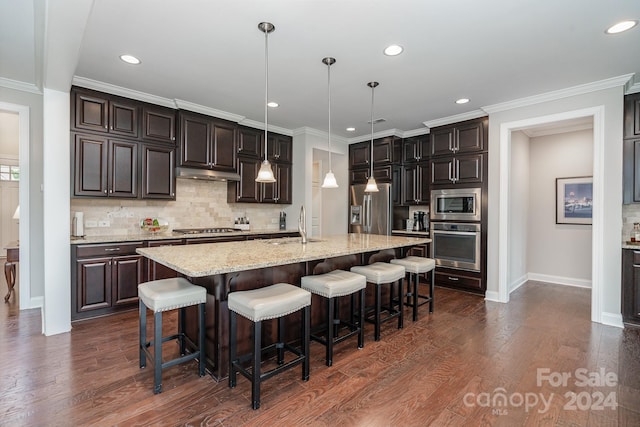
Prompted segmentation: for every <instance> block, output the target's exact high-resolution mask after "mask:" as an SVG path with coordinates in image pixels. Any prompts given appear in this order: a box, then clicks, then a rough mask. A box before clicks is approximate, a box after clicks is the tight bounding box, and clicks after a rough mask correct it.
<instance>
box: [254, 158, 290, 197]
mask: <svg viewBox="0 0 640 427" xmlns="http://www.w3.org/2000/svg"><path fill="white" fill-rule="evenodd" d="M271 167H272V168H273V175H274V176H275V178H276V182H273V183H262V184H261V189H260V193H261V196H260V201H261V202H263V203H277V204H289V205H290V204H291V196H292V187H291V178H292V174H291V165H290V164H287V163H273V164H272V165H271Z"/></svg>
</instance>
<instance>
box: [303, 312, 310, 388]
mask: <svg viewBox="0 0 640 427" xmlns="http://www.w3.org/2000/svg"><path fill="white" fill-rule="evenodd" d="M310 328H311V306H310V305H308V306H306V307H305V308H304V309H302V352H303V353H304V359H303V360H302V381H308V380H309V334H310V331H309V330H310Z"/></svg>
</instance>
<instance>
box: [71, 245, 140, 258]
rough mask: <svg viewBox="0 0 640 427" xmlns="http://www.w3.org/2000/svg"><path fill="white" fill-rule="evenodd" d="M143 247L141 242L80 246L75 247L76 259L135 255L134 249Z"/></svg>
mask: <svg viewBox="0 0 640 427" xmlns="http://www.w3.org/2000/svg"><path fill="white" fill-rule="evenodd" d="M142 246H143V243H142V242H130V243H129V242H127V243H120V244H113V243H108V244H104V245H102V244H100V245H81V246H77V247H76V257H77V258H86V257H94V256H118V255H135V253H136V249H137V248H141V247H142Z"/></svg>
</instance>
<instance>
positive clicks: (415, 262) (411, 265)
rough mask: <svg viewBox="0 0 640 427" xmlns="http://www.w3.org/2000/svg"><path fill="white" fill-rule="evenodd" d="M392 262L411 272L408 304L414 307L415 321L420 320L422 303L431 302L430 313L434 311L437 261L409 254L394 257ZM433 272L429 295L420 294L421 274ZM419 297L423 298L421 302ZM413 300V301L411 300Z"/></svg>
mask: <svg viewBox="0 0 640 427" xmlns="http://www.w3.org/2000/svg"><path fill="white" fill-rule="evenodd" d="M389 262H391V263H392V264H397V265H402V266H403V267H404V268H405V270H406V271H407V273H408V274H409V281H408V284H407V293H406V294H405V295H406V297H407V305H410V306H412V307H413V321H414V322H415V321H416V320H418V307H419V306H421V305H422V304H426V303H429V313H433V296H434V295H433V291H434V284H435V272H436V261H435V260H434V259H432V258H424V257H420V256H408V257H406V258H400V259H392V260H391V261H389ZM429 271H430V272H431V280H430V283H429V295H428V296H427V295H420V293H419V292H418V284H419V283H420V275H421V274H424V273H428V272H429ZM412 275H415V277H414V279H413V289H411V282H412V280H411V276H412ZM418 299H423V300H424V301H422V302H421V303H418ZM410 300H411V302H409V301H410Z"/></svg>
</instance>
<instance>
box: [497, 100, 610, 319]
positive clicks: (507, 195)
mask: <svg viewBox="0 0 640 427" xmlns="http://www.w3.org/2000/svg"><path fill="white" fill-rule="evenodd" d="M583 118H586V119H590V120H591V121H592V124H593V207H592V211H593V220H592V222H593V224H592V230H591V241H592V250H591V261H592V264H591V265H592V267H591V320H592V321H594V322H598V323H600V322H601V321H602V310H601V307H602V286H603V280H604V279H603V277H602V268H600V266H601V262H602V248H601V245H600V244H599V242H601V240H602V239H601V237H602V234H603V231H604V222H603V211H604V210H603V206H602V203H601V200H602V199H601V197H602V194H603V175H602V174H603V172H602V162H603V158H602V153H603V147H604V136H603V128H604V111H603V107H594V108H587V109H583V110H576V111H569V112H565V113H559V114H553V115H549V116H543V117H536V118H530V119H524V120H519V121H515V122H508V123H503V124H502V125H501V126H500V187H501V189H502V191H503V193H502V194H504V196H503V197H501V198H500V218H503V219H506V220H501V221H500V225H499V228H500V229H499V247H500V253H499V255H498V258H499V259H498V270H499V280H498V294H499V295H498V297H499V300H500V301H501V302H508V301H509V291H510V266H511V265H512V264H513V260H512V256H513V255H512V254H511V249H512V247H514V242H513V241H512V240H511V233H510V227H511V224H512V223H513V222H514V216H513V213H512V211H511V206H512V200H511V199H512V193H511V190H510V189H511V187H512V184H511V180H512V179H513V177H514V174H515V171H514V165H512V161H511V160H512V157H511V150H512V145H511V142H512V137H513V132H516V131H519V130H522V129H527V128H531V127H536V126H542V125H549V124H551V123H556V122H562V121H566V120H580V119H583Z"/></svg>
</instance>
